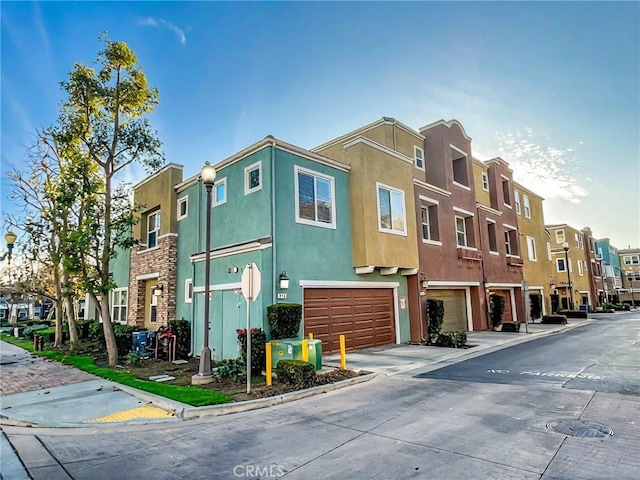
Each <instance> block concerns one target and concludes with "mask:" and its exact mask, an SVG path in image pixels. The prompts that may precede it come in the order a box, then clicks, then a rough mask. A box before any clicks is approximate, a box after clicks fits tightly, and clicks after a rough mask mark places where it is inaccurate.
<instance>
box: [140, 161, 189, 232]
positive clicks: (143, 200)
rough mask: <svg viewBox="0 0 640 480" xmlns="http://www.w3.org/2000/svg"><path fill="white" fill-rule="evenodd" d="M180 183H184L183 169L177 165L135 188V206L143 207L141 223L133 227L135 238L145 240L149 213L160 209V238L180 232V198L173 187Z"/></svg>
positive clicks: (167, 168)
mask: <svg viewBox="0 0 640 480" xmlns="http://www.w3.org/2000/svg"><path fill="white" fill-rule="evenodd" d="M180 182H182V168H181V167H179V166H177V165H175V166H174V165H168V166H166V167H165V168H163V169H162V170H160V171H159V172H158V173H156V174H155V175H153V176H151V177H149V179H148V180H147V181H145V182H144V183H142V184H141V185H140V184H139V185H138V186H136V187H135V188H134V204H135V205H137V206H141V207H142V208H141V209H140V214H139V215H140V218H141V221H139V222H138V223H137V224H136V225H134V227H133V233H134V238H137V239H139V240H141V241H142V240H144V236H145V234H146V228H147V226H146V218H147V213H148V212H150V211H153V210H157V209H158V207H159V209H160V236H162V235H166V234H167V233H176V232H177V231H178V226H177V201H178V196H177V195H176V193H175V190H174V188H173V187H174V186H175V185H177V184H178V183H180Z"/></svg>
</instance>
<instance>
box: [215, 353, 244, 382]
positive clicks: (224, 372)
mask: <svg viewBox="0 0 640 480" xmlns="http://www.w3.org/2000/svg"><path fill="white" fill-rule="evenodd" d="M244 367H245V361H244V360H243V359H242V357H238V358H232V359H226V360H222V361H221V362H220V364H218V366H217V367H216V368H215V370H214V373H213V376H214V377H215V378H217V379H218V380H226V379H227V378H231V377H233V378H234V379H235V380H236V382H237V381H238V376H239V375H241V374H242V373H243V372H244V371H245V368H244Z"/></svg>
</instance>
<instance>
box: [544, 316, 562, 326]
mask: <svg viewBox="0 0 640 480" xmlns="http://www.w3.org/2000/svg"><path fill="white" fill-rule="evenodd" d="M542 323H551V324H556V325H560V324H562V325H566V324H567V317H566V316H564V315H557V314H556V315H545V316H544V317H542Z"/></svg>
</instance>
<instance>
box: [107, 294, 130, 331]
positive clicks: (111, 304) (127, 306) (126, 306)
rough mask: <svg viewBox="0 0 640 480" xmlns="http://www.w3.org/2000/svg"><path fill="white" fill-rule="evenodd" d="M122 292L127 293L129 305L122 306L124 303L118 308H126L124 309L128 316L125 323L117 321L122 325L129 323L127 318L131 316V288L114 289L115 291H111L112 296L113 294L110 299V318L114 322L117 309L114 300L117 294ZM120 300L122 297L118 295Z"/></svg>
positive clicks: (119, 304)
mask: <svg viewBox="0 0 640 480" xmlns="http://www.w3.org/2000/svg"><path fill="white" fill-rule="evenodd" d="M120 292H127V303H125V304H122V303H118V304H117V306H118V307H120V308H122V307H123V306H124V308H125V309H126V312H127V314H126V315H125V319H124V322H122V321H120V319H118V320H117V323H120V324H126V323H127V317H128V316H129V288H128V287H121V288H114V289H113V290H111V292H110V294H111V298H109V317H110V318H111V321H112V322H113V309H114V308H115V307H116V304H115V302H114V298H115V296H116V293H118V294H119V293H120ZM118 296H119V298H122V295H118Z"/></svg>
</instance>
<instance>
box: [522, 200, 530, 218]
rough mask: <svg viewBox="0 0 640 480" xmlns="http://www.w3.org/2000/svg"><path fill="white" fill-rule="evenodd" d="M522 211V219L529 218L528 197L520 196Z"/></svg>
mask: <svg viewBox="0 0 640 480" xmlns="http://www.w3.org/2000/svg"><path fill="white" fill-rule="evenodd" d="M522 209H523V210H524V218H529V219H530V218H531V202H530V201H529V196H528V195H523V196H522Z"/></svg>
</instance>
